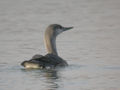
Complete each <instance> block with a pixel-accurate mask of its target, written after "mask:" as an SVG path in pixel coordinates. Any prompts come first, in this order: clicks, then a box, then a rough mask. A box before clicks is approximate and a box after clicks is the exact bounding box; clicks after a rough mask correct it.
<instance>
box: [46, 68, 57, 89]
mask: <svg viewBox="0 0 120 90" xmlns="http://www.w3.org/2000/svg"><path fill="white" fill-rule="evenodd" d="M44 76H45V77H46V79H47V80H46V83H48V84H49V86H48V90H56V89H57V88H59V85H58V84H57V80H58V79H59V77H58V75H57V70H48V71H46V73H45V75H44Z"/></svg>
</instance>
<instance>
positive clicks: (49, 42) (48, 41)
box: [44, 30, 58, 55]
mask: <svg viewBox="0 0 120 90" xmlns="http://www.w3.org/2000/svg"><path fill="white" fill-rule="evenodd" d="M44 41H45V46H46V49H47V52H48V53H49V54H53V55H58V53H57V49H56V36H55V35H54V33H53V30H46V32H45V36H44Z"/></svg>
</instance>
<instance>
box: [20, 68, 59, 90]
mask: <svg viewBox="0 0 120 90" xmlns="http://www.w3.org/2000/svg"><path fill="white" fill-rule="evenodd" d="M22 71H23V72H25V74H27V76H29V78H32V80H34V81H37V80H39V81H42V83H44V84H43V85H44V86H45V88H47V90H56V89H57V88H59V85H58V84H57V82H58V81H59V76H58V74H57V73H58V69H49V70H39V69H22ZM39 81H38V83H39ZM40 84H41V83H40Z"/></svg>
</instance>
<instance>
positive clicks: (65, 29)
mask: <svg viewBox="0 0 120 90" xmlns="http://www.w3.org/2000/svg"><path fill="white" fill-rule="evenodd" d="M72 28H73V27H64V30H63V31H67V30H70V29H72Z"/></svg>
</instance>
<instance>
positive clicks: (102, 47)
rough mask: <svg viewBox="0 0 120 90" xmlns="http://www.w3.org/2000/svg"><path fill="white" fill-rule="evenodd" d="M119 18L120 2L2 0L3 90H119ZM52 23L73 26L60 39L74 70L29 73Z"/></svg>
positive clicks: (0, 69) (60, 48)
mask: <svg viewBox="0 0 120 90" xmlns="http://www.w3.org/2000/svg"><path fill="white" fill-rule="evenodd" d="M119 18H120V1H119V0H99V1H98V0H64V1H62V0H59V1H58V0H19V1H18V0H0V90H120V85H119V84H120V42H119V38H120V20H119ZM52 23H58V24H61V25H63V26H74V29H72V30H70V31H67V32H64V33H62V34H61V35H60V36H59V37H58V38H57V48H58V52H59V55H60V56H61V57H62V58H64V59H65V60H67V62H68V63H69V66H68V67H66V68H61V69H55V70H39V69H37V70H25V69H24V68H23V67H22V66H21V65H20V63H21V62H22V61H24V60H28V59H30V58H31V57H32V56H33V55H35V54H42V55H44V54H46V51H45V47H44V44H43V43H44V42H43V35H44V31H45V28H46V27H47V26H48V25H49V24H52Z"/></svg>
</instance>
